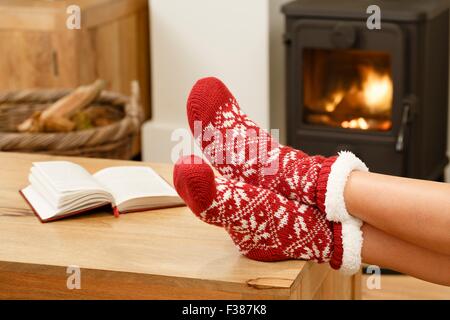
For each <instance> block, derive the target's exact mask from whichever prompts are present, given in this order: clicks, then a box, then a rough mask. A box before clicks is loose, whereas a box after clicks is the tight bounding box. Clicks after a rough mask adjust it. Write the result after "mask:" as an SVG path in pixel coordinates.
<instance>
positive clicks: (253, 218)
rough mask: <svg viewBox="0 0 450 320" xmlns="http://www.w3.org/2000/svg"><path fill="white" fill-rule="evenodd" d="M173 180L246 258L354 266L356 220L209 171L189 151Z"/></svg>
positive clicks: (356, 262)
mask: <svg viewBox="0 0 450 320" xmlns="http://www.w3.org/2000/svg"><path fill="white" fill-rule="evenodd" d="M199 163H200V164H199ZM174 185H175V188H176V190H177V192H178V193H179V195H180V196H181V197H182V198H183V199H184V201H185V202H186V204H187V205H188V206H189V208H191V210H192V211H193V212H194V213H195V214H196V215H197V216H198V217H199V218H200V219H201V220H203V221H205V222H207V223H209V224H213V225H216V226H221V227H223V228H225V230H226V231H227V232H228V233H229V235H230V236H231V238H232V240H233V242H234V243H235V245H236V246H237V247H238V248H239V250H240V252H241V253H242V254H244V255H245V256H247V257H249V258H251V259H254V260H259V261H280V260H288V259H302V260H313V261H316V262H319V263H323V262H329V263H330V265H331V266H332V267H333V268H335V269H340V270H341V271H343V272H345V273H350V274H351V273H354V272H356V271H358V270H359V267H360V263H361V245H362V236H361V231H360V226H359V225H354V224H352V223H347V222H346V223H344V224H341V223H335V222H330V221H327V220H326V218H325V214H324V213H321V212H320V211H319V210H318V209H316V208H315V207H313V206H309V205H306V204H300V203H298V202H296V201H292V200H288V199H286V198H285V197H283V196H280V195H278V194H276V193H273V192H272V191H269V190H266V189H262V188H259V187H255V186H253V185H249V184H246V183H244V182H239V181H233V180H228V179H226V178H224V177H215V176H214V172H213V170H212V169H211V167H209V165H207V164H205V163H201V159H199V158H196V157H194V156H189V157H185V158H182V159H180V160H179V161H178V162H177V164H176V165H175V168H174Z"/></svg>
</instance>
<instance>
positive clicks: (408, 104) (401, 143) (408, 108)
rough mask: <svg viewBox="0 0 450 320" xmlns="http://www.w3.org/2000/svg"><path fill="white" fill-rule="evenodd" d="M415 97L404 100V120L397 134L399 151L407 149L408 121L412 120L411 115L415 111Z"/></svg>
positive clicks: (396, 148)
mask: <svg viewBox="0 0 450 320" xmlns="http://www.w3.org/2000/svg"><path fill="white" fill-rule="evenodd" d="M413 101H414V99H413V98H411V99H405V101H404V102H403V114H402V121H401V123H400V130H399V131H398V135H397V143H396V144H395V150H396V151H397V152H402V151H403V150H404V149H405V139H406V129H407V126H408V123H409V122H410V120H411V115H412V111H413V103H414V102H413Z"/></svg>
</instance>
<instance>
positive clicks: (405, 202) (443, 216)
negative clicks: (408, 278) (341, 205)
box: [344, 171, 450, 272]
mask: <svg viewBox="0 0 450 320" xmlns="http://www.w3.org/2000/svg"><path fill="white" fill-rule="evenodd" d="M344 197H345V203H346V206H347V210H348V211H349V212H350V214H352V215H353V216H355V217H357V218H359V219H361V220H363V221H364V222H367V223H368V224H370V225H372V226H374V227H376V228H378V229H381V230H383V231H385V232H387V233H390V234H391V235H394V236H395V237H398V238H400V239H403V240H405V241H408V242H410V243H414V244H416V245H418V246H421V247H424V248H428V249H430V250H434V251H436V252H440V253H443V254H446V255H450V184H445V183H438V182H430V181H422V180H414V179H406V178H399V177H393V176H387V175H381V174H375V173H367V172H356V171H355V172H353V173H352V174H351V175H350V177H349V179H348V181H347V185H346V187H345V194H344ZM448 270H450V269H447V272H448Z"/></svg>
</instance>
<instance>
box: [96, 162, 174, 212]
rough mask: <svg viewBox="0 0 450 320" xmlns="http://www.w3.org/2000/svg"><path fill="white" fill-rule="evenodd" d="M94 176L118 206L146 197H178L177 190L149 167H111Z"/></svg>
mask: <svg viewBox="0 0 450 320" xmlns="http://www.w3.org/2000/svg"><path fill="white" fill-rule="evenodd" d="M93 176H94V178H95V179H96V180H97V181H98V182H99V183H100V184H101V185H103V186H104V187H105V188H107V189H108V190H109V192H110V193H111V194H112V195H113V197H114V199H115V204H116V205H120V204H121V203H123V202H125V201H128V200H131V199H137V198H144V197H159V196H167V197H172V196H173V197H178V194H177V192H176V191H175V189H173V188H172V186H170V185H169V184H168V183H167V182H166V181H165V180H164V179H163V178H161V177H160V176H159V175H158V174H157V173H156V172H155V171H154V170H152V169H151V168H149V167H134V166H126V167H125V166H124V167H111V168H106V169H103V170H101V171H99V172H97V173H95V174H94V175H93Z"/></svg>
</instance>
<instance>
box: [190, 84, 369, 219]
mask: <svg viewBox="0 0 450 320" xmlns="http://www.w3.org/2000/svg"><path fill="white" fill-rule="evenodd" d="M187 114H188V120H189V125H190V127H191V130H192V131H193V133H194V135H195V139H196V140H197V142H198V144H199V145H200V146H201V148H202V150H203V152H204V154H205V156H206V158H207V159H208V160H209V161H210V162H211V163H212V164H213V165H214V167H215V168H216V169H217V170H218V171H219V172H220V173H221V174H222V175H223V176H225V177H227V178H230V179H235V180H239V181H243V182H246V183H249V184H253V185H255V186H260V187H262V188H265V189H269V190H271V191H273V192H275V193H278V194H281V195H283V196H285V197H287V198H289V199H293V200H296V201H300V202H302V203H305V204H309V205H316V206H317V207H318V208H319V209H320V210H321V211H322V212H325V213H326V215H327V219H329V220H330V221H336V222H340V221H341V222H342V221H345V220H347V219H353V218H352V217H351V216H349V214H348V212H347V210H346V207H345V203H344V187H345V183H346V181H347V178H348V176H349V175H350V173H351V172H352V171H354V170H362V171H367V170H368V169H367V167H366V166H365V164H364V163H363V162H361V160H359V159H358V158H357V157H355V156H354V155H353V154H352V153H350V152H341V153H340V154H339V155H338V156H335V157H330V158H325V157H321V156H308V155H307V154H305V153H303V152H302V151H299V150H295V149H293V148H291V147H287V146H282V145H280V144H278V143H277V142H276V141H275V140H274V139H273V138H272V137H271V136H270V135H269V134H267V133H266V132H265V131H264V130H262V129H260V128H259V127H258V126H257V125H256V124H255V123H254V122H253V121H251V120H250V119H249V118H248V117H247V116H246V115H245V114H244V113H242V111H241V109H240V107H239V105H238V103H237V101H236V100H235V98H234V97H233V95H232V94H231V93H230V92H229V90H228V89H227V87H226V86H225V85H224V84H223V83H222V82H221V81H220V80H218V79H216V78H205V79H201V80H199V81H198V82H197V83H196V84H195V85H194V87H193V88H192V91H191V93H190V95H189V98H188V103H187ZM217 133H220V135H219V137H220V138H219V137H218V136H217V135H216V134H217ZM255 150H257V151H255Z"/></svg>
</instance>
